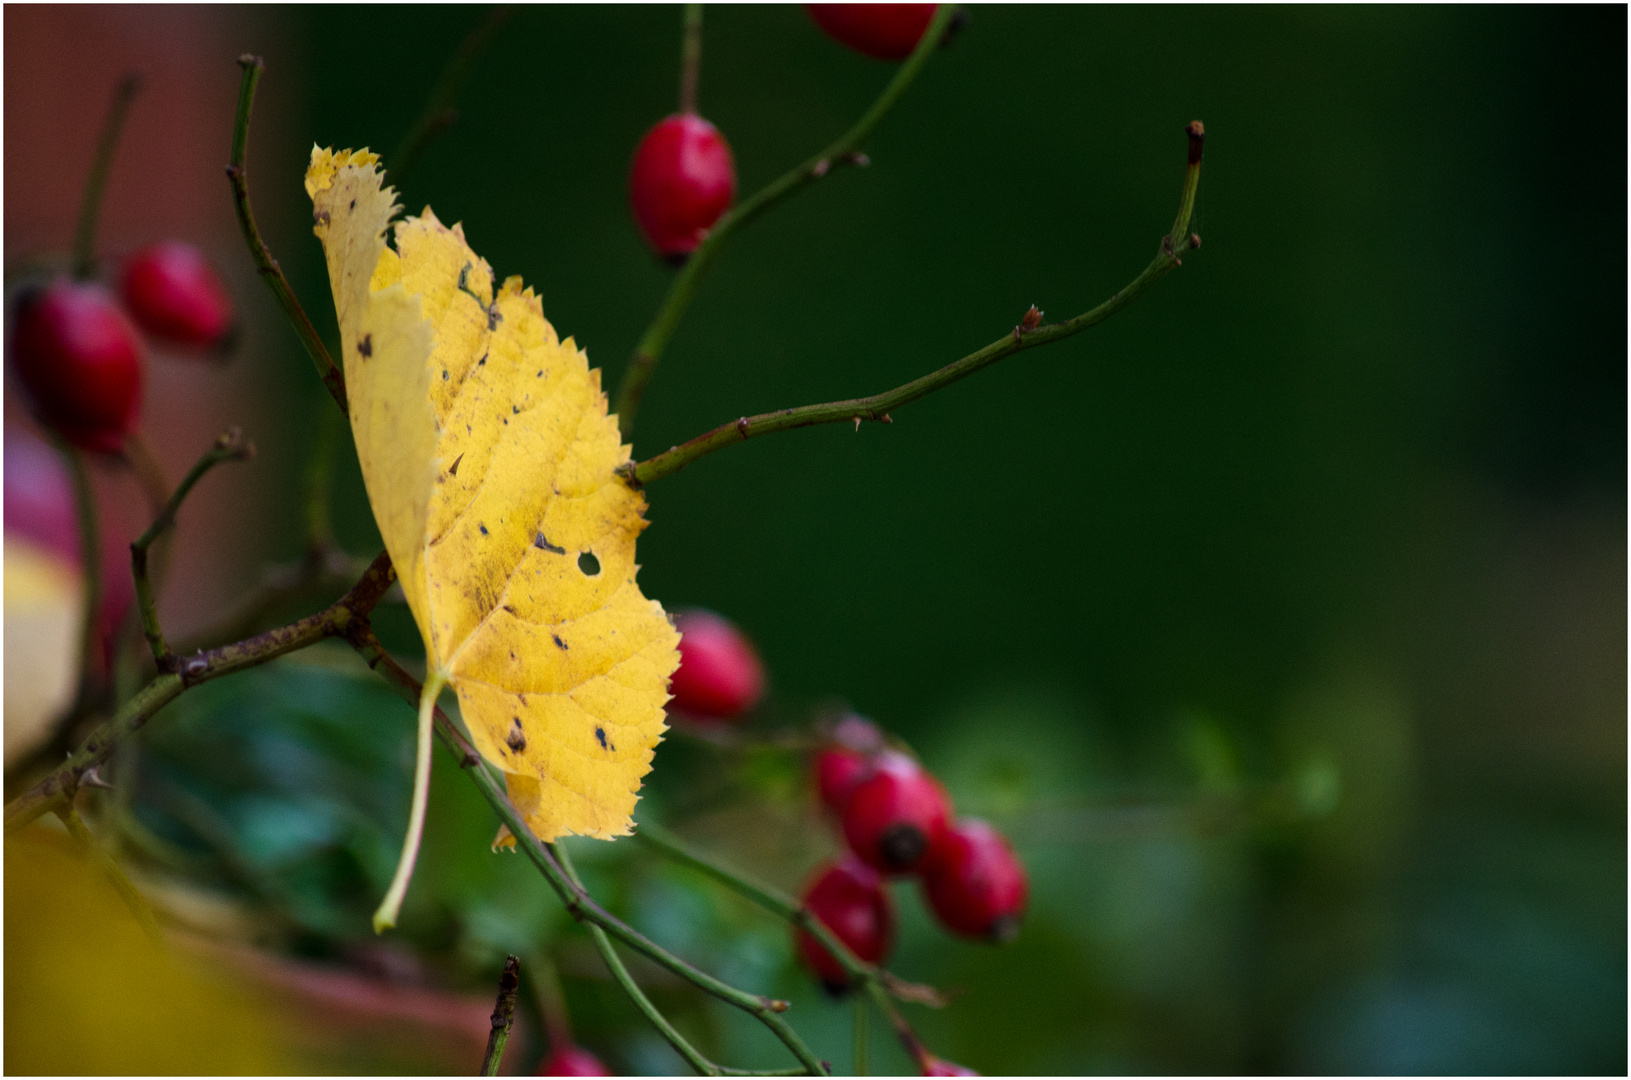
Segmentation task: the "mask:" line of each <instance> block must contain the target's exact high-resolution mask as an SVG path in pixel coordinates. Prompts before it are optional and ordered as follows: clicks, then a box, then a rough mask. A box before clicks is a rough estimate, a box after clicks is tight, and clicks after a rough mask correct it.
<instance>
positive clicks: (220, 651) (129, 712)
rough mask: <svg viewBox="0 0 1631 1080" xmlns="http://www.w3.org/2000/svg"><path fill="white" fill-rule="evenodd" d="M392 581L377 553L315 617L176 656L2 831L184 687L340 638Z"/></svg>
mask: <svg viewBox="0 0 1631 1080" xmlns="http://www.w3.org/2000/svg"><path fill="white" fill-rule="evenodd" d="M395 580H396V575H395V573H394V572H393V571H392V569H391V560H390V559H389V558H388V557H387V556H386V555H385V554H384V553H383V552H381V553H380V556H379V557H378V558H377V559H375V560H374V562H373V563H372V564H371V565H370V566H369V567H368V571H367V572H366V573H365V574H363V576H362V579H361V580H360V581H358V582H357V583H356V584H355V585H353V586H352V587H351V591H349V592H347V593H346V594H345V595H344V596H342V597H341V598H340V599H339V600H337V601H335V602H334V603H333V604H330V605H329V606H328V607H326V608H324V609H323V610H322V611H319V612H318V613H317V614H315V615H309V616H307V617H306V618H304V619H301V620H300V621H299V622H295V623H290V624H289V625H288V626H280V627H278V628H277V629H276V630H268V631H267V632H266V633H264V634H259V635H257V636H255V637H252V638H248V639H246V640H244V641H239V642H234V643H233V644H231V645H223V646H221V647H220V648H216V649H210V650H208V651H200V652H198V653H195V654H194V655H192V656H183V657H179V658H178V659H177V663H176V670H175V671H174V672H166V673H164V674H161V675H159V676H158V677H157V678H155V679H154V680H153V681H152V682H150V683H148V684H147V685H146V686H144V687H143V688H142V689H141V690H139V691H137V692H136V694H135V696H133V697H132V698H131V699H130V700H129V701H126V702H125V703H124V704H123V705H121V706H120V707H119V710H118V711H117V712H116V713H114V715H113V716H112V717H111V718H110V719H108V720H107V721H105V722H104V723H102V724H101V725H100V726H98V727H97V728H96V730H95V731H93V732H91V734H90V735H89V737H87V738H86V740H85V741H84V743H82V744H81V745H80V747H79V749H78V750H76V751H75V752H74V753H73V754H72V755H71V756H70V757H69V758H68V760H67V761H65V762H63V763H62V764H61V765H59V766H57V768H55V769H54V770H52V771H51V772H50V773H49V774H47V775H46V776H45V777H44V778H42V779H41V780H39V781H38V782H37V783H35V784H34V785H32V786H31V787H29V788H28V789H27V790H26V791H24V792H23V793H22V794H20V795H18V796H17V797H16V798H15V799H13V800H11V802H9V803H7V804H6V816H5V830H6V833H7V834H8V835H9V834H11V833H13V832H15V831H16V830H18V829H20V828H22V827H23V826H24V825H27V824H28V823H29V822H31V821H33V820H35V819H36V818H38V817H39V816H40V815H41V814H45V813H48V812H50V811H53V810H55V809H57V808H58V807H59V806H66V805H68V803H69V801H70V800H72V798H73V796H74V793H75V792H76V791H78V789H79V786H80V780H81V778H82V777H84V775H85V774H86V773H87V772H89V771H90V770H92V769H94V768H96V767H97V766H98V765H100V764H102V762H104V761H106V760H107V759H108V757H109V755H111V754H112V753H113V751H114V749H115V748H116V747H118V745H119V744H120V743H121V742H122V741H123V740H125V739H127V738H129V737H130V736H131V735H133V734H135V733H136V732H137V731H140V730H141V729H142V727H143V726H145V725H146V723H147V721H148V720H149V719H151V718H152V716H153V714H154V713H157V712H158V711H159V710H160V709H162V708H164V706H166V705H168V704H169V703H170V702H172V701H174V700H175V699H176V698H177V697H178V696H180V694H181V692H182V691H183V690H185V689H187V688H188V687H189V686H196V685H198V684H199V683H202V682H208V681H210V680H212V679H218V678H220V677H221V676H223V675H230V674H232V673H233V672H235V671H244V670H246V669H248V668H252V667H258V666H259V665H261V664H264V663H266V662H267V661H269V660H274V659H276V658H277V657H279V656H283V655H285V654H287V653H291V652H295V651H296V650H299V649H304V648H306V647H307V646H310V645H315V644H316V643H317V642H319V641H322V640H323V639H324V638H329V637H335V636H338V635H343V634H345V633H346V632H347V630H348V629H349V628H350V627H351V626H352V625H353V623H355V622H358V621H366V619H367V615H368V613H369V612H370V611H372V610H373V609H374V605H375V604H377V603H379V599H380V597H381V596H384V595H385V590H387V589H389V588H390V587H391V583H392V582H393V581H395Z"/></svg>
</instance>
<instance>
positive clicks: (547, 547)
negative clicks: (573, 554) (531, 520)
mask: <svg viewBox="0 0 1631 1080" xmlns="http://www.w3.org/2000/svg"><path fill="white" fill-rule="evenodd" d="M532 546H533V547H535V548H538V549H540V550H542V551H553V552H554V553H555V554H557V555H565V554H566V549H565V548H563V547H556V546H555V545H554V544H551V543H550V542H549V541H548V540H545V539H544V534H543V533H542V532H540V533H539V534H538V535H537V536H535V537H533V538H532Z"/></svg>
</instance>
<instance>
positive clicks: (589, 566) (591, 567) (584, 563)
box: [578, 551, 600, 577]
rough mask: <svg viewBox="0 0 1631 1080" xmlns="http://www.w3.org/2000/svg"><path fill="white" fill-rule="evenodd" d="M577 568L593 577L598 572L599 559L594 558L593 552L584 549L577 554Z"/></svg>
mask: <svg viewBox="0 0 1631 1080" xmlns="http://www.w3.org/2000/svg"><path fill="white" fill-rule="evenodd" d="M578 569H579V570H582V571H583V572H584V573H585V574H587V575H589V576H590V577H594V576H595V575H597V574H599V573H600V560H599V559H597V558H595V553H594V552H592V551H585V552H584V553H583V554H582V555H579V556H578Z"/></svg>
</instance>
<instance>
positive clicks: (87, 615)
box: [53, 437, 102, 717]
mask: <svg viewBox="0 0 1631 1080" xmlns="http://www.w3.org/2000/svg"><path fill="white" fill-rule="evenodd" d="M53 441H55V442H56V443H57V449H58V450H59V451H60V452H61V453H62V455H63V457H64V458H66V459H67V462H68V474H69V476H70V477H72V478H73V483H74V513H75V517H76V519H77V521H78V523H79V564H80V566H79V571H80V575H81V577H80V580H81V581H82V583H83V589H84V594H85V595H84V596H82V597H81V598H80V599H81V601H82V605H83V606H82V607H81V609H80V615H79V692H78V694H77V695H76V696H75V700H74V706H73V708H72V709H70V710H69V715H70V716H71V717H77V716H81V715H83V714H84V712H85V710H87V709H88V708H90V705H91V700H92V698H94V697H97V696H98V695H97V692H96V687H97V686H98V685H99V684H100V682H101V680H100V678H99V673H100V672H101V670H102V634H101V621H102V528H101V525H100V524H99V522H98V518H97V511H96V490H95V489H94V488H93V487H92V486H91V474H90V470H89V469H87V468H86V467H85V455H84V453H83V452H82V451H80V450H78V449H77V448H75V447H72V446H69V445H68V444H67V443H65V442H62V441H61V440H57V439H55V437H53Z"/></svg>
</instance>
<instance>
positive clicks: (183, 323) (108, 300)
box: [10, 241, 233, 453]
mask: <svg viewBox="0 0 1631 1080" xmlns="http://www.w3.org/2000/svg"><path fill="white" fill-rule="evenodd" d="M121 301H122V302H123V303H122V306H121ZM132 320H134V322H133V321H132ZM138 326H139V327H140V328H141V329H142V330H143V331H146V332H147V333H148V334H149V335H151V336H152V337H154V338H156V339H158V340H160V341H163V342H165V343H166V344H168V345H172V346H176V347H179V348H181V349H184V350H189V351H192V352H194V353H195V354H203V353H206V352H209V351H213V350H218V349H220V348H222V347H223V346H224V345H225V344H226V343H227V342H228V341H229V340H230V339H231V337H232V332H233V310H232V298H231V297H230V296H229V295H228V294H227V291H226V289H225V288H223V287H222V285H221V281H220V279H219V278H218V277H217V276H216V273H215V270H214V269H213V268H212V267H211V266H210V264H209V262H208V261H207V260H206V259H205V258H204V256H203V254H202V253H201V252H199V250H198V249H197V248H195V247H193V246H192V245H191V244H184V243H181V242H179V241H166V242H164V243H158V244H153V245H151V246H150V247H145V248H143V249H141V250H140V251H138V252H136V253H135V254H134V255H132V256H131V257H130V258H129V259H127V260H126V261H125V264H124V268H123V272H122V273H121V274H120V277H119V293H118V297H117V298H115V296H114V295H113V293H112V292H110V291H109V290H108V289H106V288H104V287H103V286H101V285H99V284H97V283H96V282H92V281H79V280H74V279H71V278H67V277H63V278H59V279H57V280H56V281H53V282H51V283H50V284H49V285H45V286H43V287H36V288H31V289H27V290H25V291H24V292H23V293H22V294H21V296H20V297H19V300H18V304H17V310H16V320H15V324H14V328H13V330H12V339H11V349H10V352H11V356H12V362H13V363H14V364H15V365H16V371H17V375H18V377H19V378H20V379H21V380H22V384H23V387H24V389H25V390H26V391H27V392H28V396H29V399H30V400H31V402H32V404H33V406H34V409H35V412H36V413H37V414H38V415H39V417H40V419H41V420H42V421H43V422H44V423H45V424H47V425H48V426H49V427H51V428H52V429H53V430H54V431H56V432H57V433H58V434H59V435H61V436H62V437H63V438H64V439H67V440H68V441H69V442H71V443H73V444H74V445H75V446H79V447H81V448H83V449H86V450H91V451H94V452H97V453H116V452H118V451H119V449H120V448H121V447H122V446H123V445H124V441H125V437H126V436H127V435H129V434H130V433H131V431H133V430H134V429H135V426H136V419H137V413H138V412H139V410H140V408H141V399H142V377H143V368H144V366H145V363H146V359H145V357H146V350H145V348H144V347H143V344H142V338H141V335H140V334H139V333H138V332H137V327H138Z"/></svg>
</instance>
